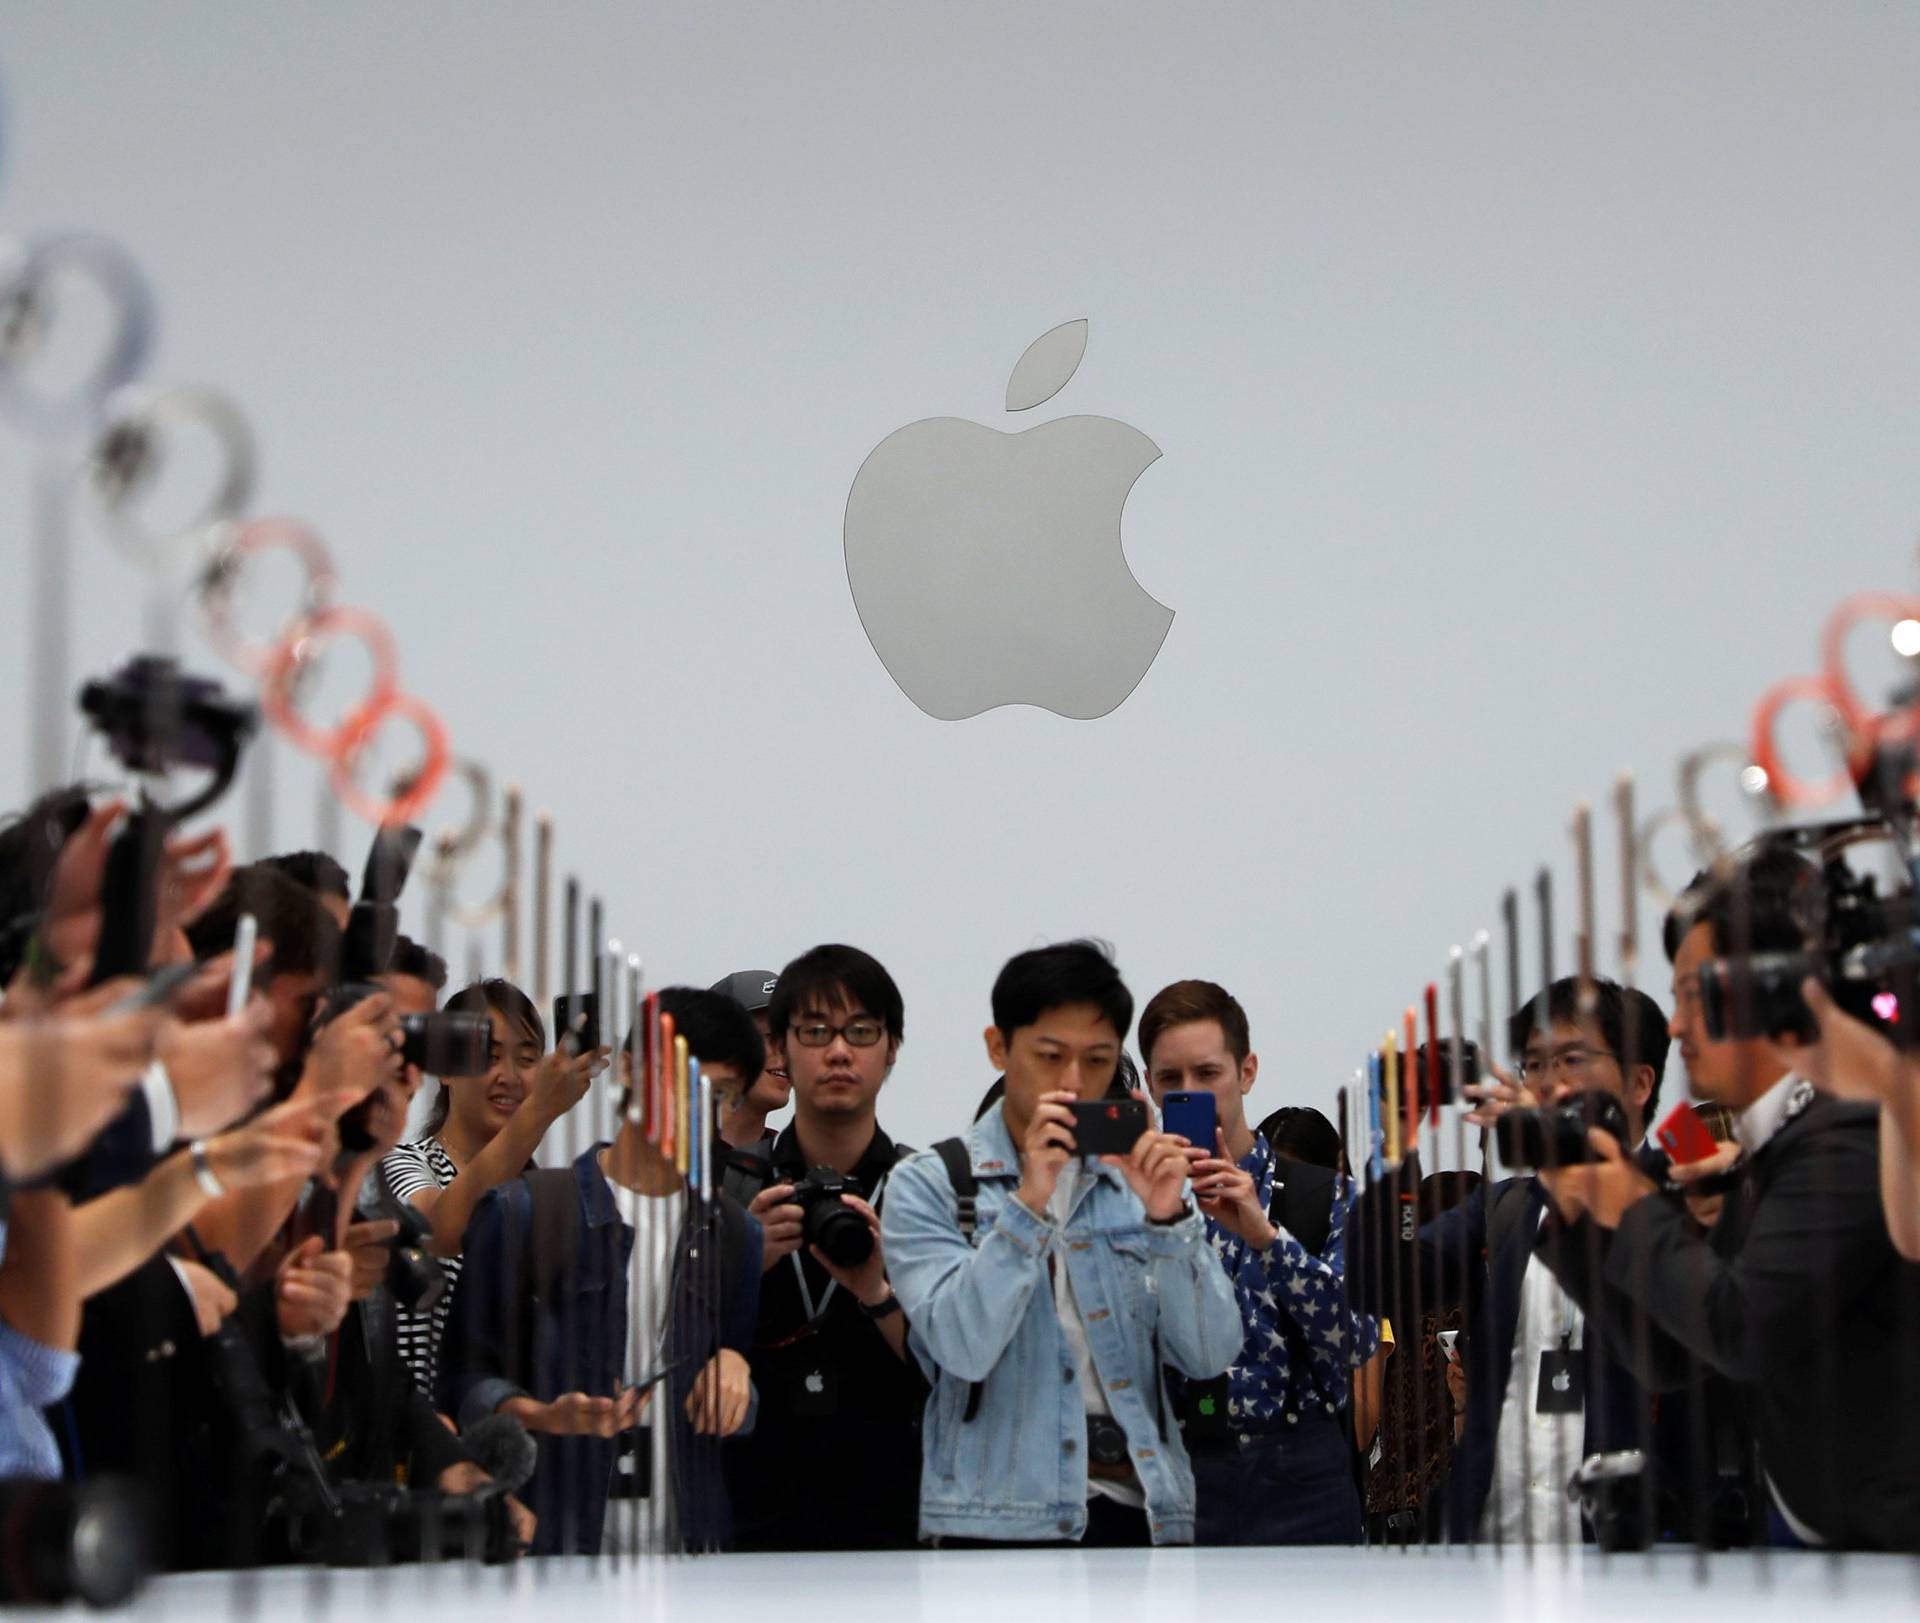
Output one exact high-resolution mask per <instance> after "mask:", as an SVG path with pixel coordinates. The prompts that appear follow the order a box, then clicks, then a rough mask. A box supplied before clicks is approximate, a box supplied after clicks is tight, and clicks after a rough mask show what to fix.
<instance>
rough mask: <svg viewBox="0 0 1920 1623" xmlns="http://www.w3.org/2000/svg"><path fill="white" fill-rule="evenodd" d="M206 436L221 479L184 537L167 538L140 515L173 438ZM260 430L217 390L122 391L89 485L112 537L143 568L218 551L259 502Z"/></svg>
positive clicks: (96, 448) (97, 440) (111, 405)
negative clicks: (193, 431) (196, 431)
mask: <svg viewBox="0 0 1920 1623" xmlns="http://www.w3.org/2000/svg"><path fill="white" fill-rule="evenodd" d="M185 427H197V428H202V429H205V430H206V431H207V432H208V433H209V434H211V435H212V436H213V439H214V442H215V443H216V444H217V445H218V446H219V448H220V451H221V455H222V460H223V466H222V468H221V472H220V477H219V480H218V481H217V482H216V483H215V485H214V487H213V489H212V490H211V491H209V492H208V494H207V496H206V498H205V499H204V500H203V501H202V503H201V504H200V510H199V511H198V512H197V513H195V514H194V516H193V517H192V518H191V519H189V520H188V521H187V522H186V523H185V524H184V525H182V526H181V527H180V528H179V529H178V530H175V531H173V532H171V533H169V534H161V533H160V532H158V531H156V530H154V529H152V528H151V527H150V526H149V525H148V524H147V523H146V522H145V521H144V520H143V519H141V518H140V516H139V514H138V511H137V509H138V506H139V502H140V499H141V498H142V497H143V496H145V495H147V494H148V493H150V492H151V491H152V489H153V487H154V485H155V483H156V482H157V481H158V479H159V476H160V470H161V469H162V468H163V467H164V466H165V464H166V454H167V444H168V438H169V435H170V434H172V433H174V432H176V431H178V430H179V429H181V428H185ZM253 474H254V451H253V431H252V429H250V428H248V427H247V420H246V418H245V417H243V416H242V415H241V414H240V408H239V407H238V406H236V405H235V404H234V403H233V402H232V401H231V400H229V399H228V398H227V397H226V396H225V395H223V394H217V393H215V392H214V391H213V390H211V389H199V388H186V387H175V388H167V389H146V388H128V389H122V390H120V391H119V392H118V393H116V394H115V395H114V397H113V398H112V399H111V400H109V401H108V402H107V408H106V414H105V416H104V418H103V420H102V422H101V424H100V428H99V431H98V433H97V434H96V435H95V436H94V443H93V451H92V454H91V455H90V456H89V457H88V458H87V463H86V469H85V473H84V479H85V484H86V488H87V489H88V491H89V492H90V493H91V494H92V496H93V499H94V501H95V502H96V503H97V505H98V506H99V509H100V514H101V518H102V520H103V522H104V523H105V526H106V528H107V530H108V533H109V534H111V535H112V536H113V538H114V540H115V541H116V542H118V543H119V545H120V546H121V548H122V549H123V550H125V551H126V552H128V553H130V554H131V555H132V556H133V558H134V560H135V561H136V562H137V563H141V564H144V565H146V566H147V567H149V568H165V567H167V566H169V565H170V564H171V563H173V562H174V561H175V560H176V559H177V558H178V557H179V556H180V555H182V554H188V555H191V554H195V553H200V552H204V551H206V550H207V549H208V548H209V547H210V546H217V545H219V544H220V542H221V540H222V539H223V538H224V537H225V536H226V535H227V534H228V533H229V527H230V526H231V525H232V524H233V523H234V521H235V520H237V519H238V518H239V517H240V515H241V513H242V512H244V511H245V510H246V507H247V505H248V503H249V502H251V501H252V500H253Z"/></svg>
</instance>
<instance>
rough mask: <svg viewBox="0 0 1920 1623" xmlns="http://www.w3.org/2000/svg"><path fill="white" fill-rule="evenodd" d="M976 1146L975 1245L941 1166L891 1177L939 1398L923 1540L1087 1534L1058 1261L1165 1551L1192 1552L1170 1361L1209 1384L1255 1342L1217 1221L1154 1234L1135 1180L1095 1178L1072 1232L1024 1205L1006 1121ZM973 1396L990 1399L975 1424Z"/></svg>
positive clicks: (976, 1136) (913, 1300)
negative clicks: (1168, 1380) (1222, 1252)
mask: <svg viewBox="0 0 1920 1623" xmlns="http://www.w3.org/2000/svg"><path fill="white" fill-rule="evenodd" d="M966 1142H967V1148H968V1151H969V1153H970V1154H971V1155H972V1157H973V1172H974V1177H975V1179H976V1180H977V1182H978V1184H979V1195H978V1200H977V1216H978V1221H977V1225H976V1228H975V1233H974V1243H973V1244H972V1245H971V1246H969V1245H968V1243H967V1241H966V1239H965V1237H964V1236H963V1235H962V1234H961V1232H960V1225H959V1219H958V1216H957V1213H956V1209H955V1204H954V1192H953V1188H952V1185H951V1184H950V1183H949V1182H948V1181H947V1174H946V1169H945V1168H944V1167H943V1166H942V1165H941V1163H940V1158H939V1156H938V1155H936V1154H934V1153H931V1152H928V1153H924V1154H921V1155H916V1156H915V1157H914V1158H913V1159H912V1160H910V1161H904V1162H902V1163H901V1164H900V1165H899V1166H898V1167H897V1168H895V1169H894V1174H893V1181H892V1183H891V1185H890V1186H889V1187H888V1190H887V1209H886V1214H885V1216H884V1217H883V1219H882V1232H883V1236H884V1239H885V1243H886V1254H887V1273H888V1277H889V1278H890V1279H891V1280H892V1283H893V1288H894V1292H895V1294H896V1295H898V1297H899V1298H900V1302H901V1305H902V1306H903V1307H904V1308H905V1309H906V1313H907V1318H908V1320H909V1322H910V1323H911V1325H912V1327H913V1339H912V1345H913V1348H914V1351H915V1354H916V1355H917V1356H919V1357H920V1359H921V1362H922V1363H923V1364H924V1365H925V1366H926V1367H927V1373H928V1376H929V1378H930V1379H931V1380H932V1381H933V1383H934V1385H933V1391H932V1393H931V1394H930V1395H929V1397H928V1399H927V1412H926V1420H925V1425H924V1429H923V1433H922V1437H923V1445H924V1447H923V1454H924V1458H923V1463H922V1466H921V1473H920V1534H921V1537H923V1538H938V1537H942V1536H946V1537H955V1538H980V1539H996V1540H1016V1541H1027V1540H1032V1541H1053V1542H1063V1541H1067V1540H1076V1539H1078V1538H1079V1537H1080V1536H1081V1535H1082V1534H1083V1533H1084V1532H1085V1531H1086V1520H1087V1460H1086V1441H1087V1423H1086V1410H1085V1406H1084V1403H1083V1400H1082V1398H1081V1393H1080V1383H1079V1372H1078V1370H1077V1368H1076V1367H1075V1364H1074V1360H1073V1357H1072V1354H1071V1353H1070V1352H1069V1351H1068V1349H1067V1346H1066V1344H1065V1341H1064V1339H1063V1337H1062V1336H1061V1333H1060V1321H1059V1318H1058V1316H1057V1315H1056V1312H1055V1309H1054V1297H1053V1290H1052V1287H1051V1283H1050V1278H1049V1274H1048V1266H1047V1265H1048V1259H1049V1257H1050V1256H1051V1257H1053V1258H1055V1259H1056V1260H1057V1264H1058V1266H1061V1267H1064V1268H1066V1269H1067V1270H1068V1273H1069V1276H1070V1277H1071V1279H1072V1281H1073V1290H1074V1297H1075V1299H1076V1301H1077V1302H1078V1303H1079V1306H1080V1310H1081V1313H1082V1315H1083V1316H1084V1318H1085V1320H1086V1329H1087V1342H1088V1345H1089V1348H1090V1350H1091V1352H1092V1354H1093V1362H1094V1368H1095V1370H1096V1371H1097V1372H1098V1374H1099V1376H1100V1380H1101V1384H1102V1385H1103V1386H1104V1387H1105V1389H1106V1393H1107V1398H1108V1401H1109V1403H1110V1404H1111V1405H1112V1408H1113V1416H1114V1419H1115V1420H1116V1421H1118V1422H1119V1423H1120V1425H1121V1427H1122V1428H1123V1429H1124V1430H1125V1431H1126V1434H1127V1442H1128V1445H1129V1448H1130V1450H1131V1453H1132V1456H1133V1464H1134V1469H1135V1470H1136V1472H1137V1473H1138V1475H1139V1478H1140V1485H1141V1487H1142V1489H1143V1490H1144V1491H1145V1494H1146V1500H1147V1522H1148V1526H1149V1528H1150V1529H1151V1532H1152V1537H1153V1542H1154V1543H1156V1544H1183V1543H1191V1542H1192V1541H1193V1468H1192V1466H1191V1465H1190V1464H1189V1463H1188V1460H1187V1452H1186V1449H1185V1447H1184V1446H1183V1444H1182V1443H1181V1440H1180V1429H1179V1427H1178V1426H1177V1425H1175V1424H1174V1419H1173V1409H1172V1405H1171V1404H1170V1403H1168V1402H1167V1400H1166V1396H1165V1392H1164V1389H1163V1387H1162V1385H1161V1368H1160V1363H1159V1359H1160V1358H1164V1359H1165V1361H1166V1362H1168V1363H1170V1364H1172V1365H1173V1366H1174V1367H1175V1368H1177V1369H1179V1370H1181V1371H1182V1372H1183V1373H1185V1374H1187V1375H1190V1376H1192V1377H1194V1378H1195V1379H1199V1380H1204V1379H1206V1378H1208V1377H1210V1376H1214V1375H1218V1374H1220V1373H1221V1371H1223V1370H1224V1369H1226V1368H1227V1366H1228V1365H1229V1364H1230V1363H1232V1362H1233V1359H1234V1357H1235V1355H1236V1354H1237V1353H1238V1352H1239V1351H1240V1339H1241V1329H1240V1311H1239V1308H1238V1307H1237V1306H1236V1305H1235V1303H1234V1299H1233V1288H1232V1286H1231V1285H1229V1284H1228V1282H1227V1276H1226V1274H1225V1272H1224V1271H1223V1270H1222V1269H1221V1267H1220V1263H1219V1261H1218V1259H1217V1258H1216V1257H1215V1256H1214V1253H1213V1248H1212V1247H1211V1246H1210V1245H1208V1244H1207V1237H1206V1227H1205V1225H1204V1223H1203V1222H1202V1220H1201V1218H1200V1217H1199V1215H1198V1214H1197V1213H1189V1214H1188V1215H1187V1216H1186V1217H1184V1218H1182V1219H1181V1220H1180V1221H1179V1222H1177V1223H1171V1224H1166V1225H1159V1224H1153V1223H1149V1222H1148V1220H1147V1216H1146V1213H1145V1211H1144V1210H1143V1209H1142V1207H1141V1205H1140V1201H1139V1199H1138V1197H1137V1196H1135V1195H1134V1193H1133V1191H1132V1190H1131V1189H1130V1188H1129V1187H1128V1186H1127V1183H1126V1180H1125V1179H1124V1178H1122V1177H1121V1176H1120V1174H1119V1173H1118V1172H1117V1171H1115V1170H1114V1169H1112V1168H1110V1167H1102V1166H1095V1167H1092V1168H1090V1170H1091V1171H1093V1172H1094V1173H1095V1174H1096V1175H1095V1176H1094V1177H1093V1178H1091V1179H1090V1180H1088V1181H1087V1182H1086V1184H1085V1185H1084V1186H1083V1187H1082V1189H1081V1191H1080V1193H1079V1195H1078V1197H1077V1198H1076V1200H1075V1204H1074V1207H1073V1210H1072V1212H1071V1213H1070V1214H1069V1216H1068V1219H1067V1224H1066V1227H1065V1229H1064V1230H1062V1229H1060V1228H1058V1227H1056V1226H1055V1225H1054V1224H1053V1223H1052V1222H1051V1221H1048V1220H1045V1219H1042V1218H1040V1217H1036V1216H1035V1215H1034V1214H1033V1213H1032V1212H1030V1211H1028V1210H1027V1208H1026V1207H1025V1206H1023V1205H1022V1204H1021V1203H1020V1202H1019V1201H1017V1200H1016V1199H1015V1198H1014V1190H1015V1189H1016V1188H1017V1187H1018V1186H1019V1183H1020V1157H1019V1155H1018V1154H1017V1152H1016V1151H1015V1149H1014V1146H1013V1141H1012V1139H1011V1138H1010V1137H1009V1136H1008V1133H1007V1128H1006V1124H1005V1122H1004V1121H1003V1120H1002V1118H1001V1113H1000V1108H999V1107H997V1106H996V1107H995V1108H994V1109H992V1110H990V1111H988V1112H987V1114H986V1115H984V1116H982V1117H981V1118H980V1120H979V1121H977V1122H976V1123H975V1124H974V1126H973V1130H972V1131H971V1132H970V1133H969V1134H968V1135H967V1140H966ZM1156 1329H1157V1330H1158V1332H1159V1334H1158V1339H1157V1342H1156V1337H1155V1331H1156ZM1156 1352H1157V1354H1158V1357H1156ZM975 1382H980V1383H983V1390H982V1396H981V1402H980V1407H979V1411H978V1413H977V1414H976V1415H975V1416H974V1418H973V1419H972V1420H971V1421H968V1420H964V1419H963V1418H962V1416H963V1415H964V1413H965V1411H966V1407H967V1395H968V1392H969V1389H970V1388H971V1387H972V1385H973V1383H975ZM1163 1416H1164V1421H1165V1423H1164V1425H1163V1424H1162V1417H1163Z"/></svg>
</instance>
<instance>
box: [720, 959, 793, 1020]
mask: <svg viewBox="0 0 1920 1623" xmlns="http://www.w3.org/2000/svg"><path fill="white" fill-rule="evenodd" d="M779 982H780V977H779V976H778V975H776V974H775V973H774V972H773V971H772V970H770V969H736V970H735V971H734V972H733V973H732V974H731V975H723V976H722V977H721V978H720V979H719V980H717V981H715V982H714V983H713V985H711V986H710V987H708V988H707V990H708V991H710V992H718V993H720V994H721V995H722V996H723V997H730V998H732V999H733V1001H734V1002H735V1003H737V1004H739V1005H740V1007H741V1008H743V1009H745V1010H746V1011H747V1013H748V1014H759V1013H760V1012H761V1011H762V1010H764V1009H765V1008H766V1006H767V1005H768V1004H769V1003H771V1002H772V1001H773V989H774V987H775V986H777V985H778V984H779Z"/></svg>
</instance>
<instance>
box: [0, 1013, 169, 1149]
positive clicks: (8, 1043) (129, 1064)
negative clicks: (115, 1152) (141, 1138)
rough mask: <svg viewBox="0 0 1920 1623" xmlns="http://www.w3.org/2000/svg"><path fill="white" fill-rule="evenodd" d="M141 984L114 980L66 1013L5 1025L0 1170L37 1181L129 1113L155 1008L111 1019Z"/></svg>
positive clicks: (156, 1017) (156, 1019)
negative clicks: (119, 1002) (110, 1007)
mask: <svg viewBox="0 0 1920 1623" xmlns="http://www.w3.org/2000/svg"><path fill="white" fill-rule="evenodd" d="M138 985H139V982H137V981H133V980H126V981H113V982H110V983H109V984H107V985H106V986H102V987H100V988H98V989H97V991H96V992H93V993H88V994H86V995H85V996H84V997H82V998H77V999H75V1000H73V1002H72V1003H71V1004H70V1005H69V1007H70V1008H73V1009H79V1010H82V1011H87V1012H83V1013H82V1014H80V1015H79V1016H77V1017H76V1016H74V1015H71V1014H67V1013H63V1014H61V1015H57V1016H47V1017H35V1018H32V1019H26V1020H13V1021H8V1022H7V1023H6V1024H5V1025H4V1026H0V1165H4V1166H5V1167H6V1170H7V1172H8V1174H9V1175H10V1176H12V1177H14V1178H27V1177H33V1176H35V1175H37V1174H39V1173H42V1172H45V1171H46V1170H47V1169H48V1168H49V1167H54V1166H58V1165H59V1164H60V1163H61V1162H63V1161H68V1160H71V1159H72V1158H73V1157H74V1156H76V1155H78V1154H79V1153H80V1152H81V1151H82V1150H84V1149H85V1148H86V1147H87V1145H88V1144H89V1143H91V1142H92V1140H93V1138H94V1136H95V1135H96V1134H97V1133H98V1132H99V1131H100V1129H101V1128H103V1127H105V1126H106V1125H107V1123H108V1122H110V1121H112V1120H113V1118H114V1117H115V1116H117V1115H119V1113H120V1112H121V1110H122V1109H124V1108H125V1106H126V1102H127V1099H128V1097H129V1096H130V1095H131V1094H132V1092H133V1089H134V1086H135V1084H137V1083H138V1082H139V1080H140V1075H141V1073H142V1072H143V1071H145V1070H146V1068H147V1065H148V1063H149V1062H150V1060H151V1059H152V1056H153V1046H154V1038H155V1035H156V1034H157V1032H158V1031H159V1029H160V1022H161V1021H162V1020H163V1019H164V1018H165V1016H164V1015H162V1014H161V1012H160V1011H159V1010H157V1009H136V1010H133V1011H132V1012H131V1013H127V1014H107V1013H105V1012H104V1007H105V1005H107V1004H109V1003H111V1002H112V1001H115V999H116V998H117V997H123V996H125V995H126V993H127V991H128V990H129V989H131V988H134V987H137V986H138Z"/></svg>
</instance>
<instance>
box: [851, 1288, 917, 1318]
mask: <svg viewBox="0 0 1920 1623" xmlns="http://www.w3.org/2000/svg"><path fill="white" fill-rule="evenodd" d="M860 1311H861V1312H862V1313H864V1314H866V1316H867V1317H868V1318H870V1319H872V1320H873V1321H874V1322H875V1323H876V1324H877V1323H879V1322H880V1320H882V1319H887V1318H891V1317H892V1316H893V1315H894V1314H896V1313H904V1312H905V1311H906V1309H904V1308H903V1307H901V1305H900V1298H899V1297H897V1296H895V1295H894V1294H893V1292H892V1291H888V1292H887V1298H886V1300H885V1301H884V1302H875V1303H874V1304H873V1306H872V1307H868V1306H867V1304H866V1303H865V1302H862V1303H861V1304H860Z"/></svg>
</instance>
